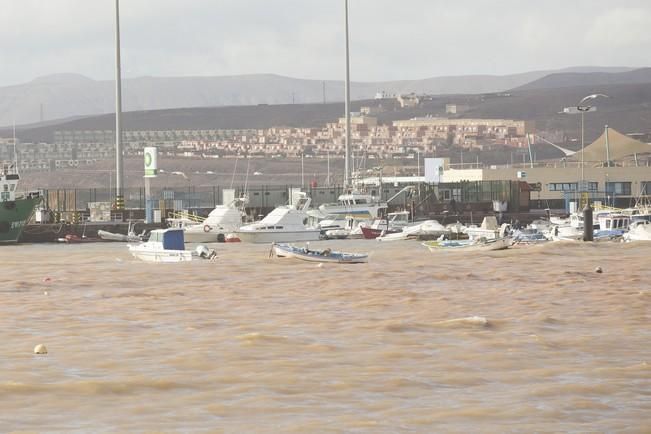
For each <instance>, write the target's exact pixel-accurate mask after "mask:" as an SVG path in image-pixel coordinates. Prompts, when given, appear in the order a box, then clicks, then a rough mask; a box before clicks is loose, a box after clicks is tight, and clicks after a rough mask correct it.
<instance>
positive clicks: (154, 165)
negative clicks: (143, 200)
mask: <svg viewBox="0 0 651 434" xmlns="http://www.w3.org/2000/svg"><path fill="white" fill-rule="evenodd" d="M144 152H145V178H155V177H156V175H158V148H155V147H147V148H145V149H144Z"/></svg>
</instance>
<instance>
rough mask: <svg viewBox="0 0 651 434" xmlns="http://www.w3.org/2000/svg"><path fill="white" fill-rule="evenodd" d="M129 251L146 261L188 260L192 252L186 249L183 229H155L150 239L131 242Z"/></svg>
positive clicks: (190, 258)
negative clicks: (142, 241)
mask: <svg viewBox="0 0 651 434" xmlns="http://www.w3.org/2000/svg"><path fill="white" fill-rule="evenodd" d="M128 247H129V252H131V254H132V255H133V256H134V257H136V258H138V259H141V260H143V261H146V262H187V261H191V260H192V252H191V251H189V250H185V241H184V239H183V229H155V230H153V231H151V234H150V235H149V240H148V241H147V242H144V243H140V244H129V245H128Z"/></svg>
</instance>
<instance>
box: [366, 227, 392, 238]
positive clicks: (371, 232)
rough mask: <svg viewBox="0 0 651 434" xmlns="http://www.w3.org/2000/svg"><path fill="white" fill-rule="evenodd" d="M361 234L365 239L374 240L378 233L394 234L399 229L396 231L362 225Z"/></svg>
mask: <svg viewBox="0 0 651 434" xmlns="http://www.w3.org/2000/svg"><path fill="white" fill-rule="evenodd" d="M361 229H362V234H363V235H364V238H365V239H367V240H374V239H376V238H377V237H379V236H380V235H382V234H384V235H388V234H396V233H398V232H401V231H396V230H394V229H376V228H367V227H362V228H361Z"/></svg>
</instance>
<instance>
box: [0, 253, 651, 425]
mask: <svg viewBox="0 0 651 434" xmlns="http://www.w3.org/2000/svg"><path fill="white" fill-rule="evenodd" d="M312 244H313V245H314V246H317V245H319V246H329V247H332V248H333V250H348V251H366V252H370V254H371V256H370V262H369V263H368V264H357V265H333V264H323V265H322V266H319V265H318V264H314V263H304V262H298V261H295V260H290V259H277V258H269V256H268V253H269V246H264V245H251V244H230V245H224V244H220V245H215V247H216V248H217V250H218V253H219V259H218V260H217V261H215V262H208V261H196V262H192V263H184V264H146V263H142V262H139V261H137V260H135V259H133V258H132V257H131V256H130V255H129V254H128V253H127V251H126V246H125V245H122V244H95V245H22V246H10V247H2V248H0V261H1V264H2V266H1V270H2V280H0V431H2V432H11V431H34V432H62V433H63V432H65V433H70V432H142V431H147V432H151V431H162V432H220V431H223V432H289V433H291V432H296V433H303V432H374V433H376V432H631V433H638V432H650V431H651V364H650V363H651V270H650V267H649V263H650V262H649V259H650V255H651V244H618V243H614V244H608V243H603V244H582V243H576V244H572V243H569V244H567V243H554V244H551V243H549V244H547V245H541V246H532V247H527V248H517V249H511V250H508V251H502V252H487V253H473V254H470V253H468V254H462V253H461V252H434V253H430V252H429V251H427V249H426V248H424V247H422V246H421V245H419V244H418V243H417V242H396V243H378V242H375V241H361V240H360V241H333V242H320V243H312ZM597 266H601V267H602V268H603V271H604V272H603V274H597V273H595V272H594V269H595V267H597ZM46 293H47V294H46ZM41 343H42V344H45V345H46V346H47V348H48V350H49V353H48V354H47V355H42V356H38V355H34V354H33V349H34V346H35V345H37V344H41Z"/></svg>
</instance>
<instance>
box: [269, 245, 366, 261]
mask: <svg viewBox="0 0 651 434" xmlns="http://www.w3.org/2000/svg"><path fill="white" fill-rule="evenodd" d="M273 254H275V255H276V256H278V257H279V258H295V259H300V260H302V261H309V262H332V263H336V264H360V263H365V262H368V254H367V253H345V252H336V251H333V250H331V249H329V248H326V249H323V250H312V249H310V248H309V243H306V245H305V247H297V246H294V245H291V244H272V245H271V252H269V255H270V256H271V255H273Z"/></svg>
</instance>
